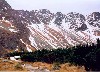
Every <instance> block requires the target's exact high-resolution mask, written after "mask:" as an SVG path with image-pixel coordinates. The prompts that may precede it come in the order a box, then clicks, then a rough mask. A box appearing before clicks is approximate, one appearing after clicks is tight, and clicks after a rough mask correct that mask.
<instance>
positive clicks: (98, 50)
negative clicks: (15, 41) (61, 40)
mask: <svg viewBox="0 0 100 72" xmlns="http://www.w3.org/2000/svg"><path fill="white" fill-rule="evenodd" d="M15 55H20V56H21V60H22V61H29V62H46V63H55V62H57V63H67V62H69V63H71V64H74V65H79V66H85V68H86V70H87V71H88V70H93V71H100V40H99V39H97V43H96V44H94V43H92V44H91V45H90V44H88V43H87V44H86V45H77V46H74V47H71V48H58V49H52V50H47V49H42V50H37V51H35V52H13V53H9V54H7V56H15Z"/></svg>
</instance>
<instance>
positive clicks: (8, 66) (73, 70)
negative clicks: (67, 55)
mask: <svg viewBox="0 0 100 72" xmlns="http://www.w3.org/2000/svg"><path fill="white" fill-rule="evenodd" d="M22 64H30V65H32V66H33V67H38V68H42V69H45V68H46V69H48V70H50V71H53V72H86V71H85V68H84V67H80V66H74V65H70V64H69V63H66V64H60V69H59V70H54V69H53V67H54V64H47V63H42V62H34V63H32V62H15V61H10V60H9V61H7V62H3V60H2V59H0V71H7V72H8V71H18V72H27V69H25V68H22V67H21V65H22Z"/></svg>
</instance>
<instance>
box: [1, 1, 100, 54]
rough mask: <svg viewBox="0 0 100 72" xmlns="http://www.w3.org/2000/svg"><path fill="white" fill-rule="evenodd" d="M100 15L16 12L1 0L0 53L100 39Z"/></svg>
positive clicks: (96, 13) (33, 11) (43, 10)
mask: <svg viewBox="0 0 100 72" xmlns="http://www.w3.org/2000/svg"><path fill="white" fill-rule="evenodd" d="M99 36H100V13H99V12H93V13H91V14H90V15H87V16H84V15H82V14H80V13H76V12H70V13H67V14H63V13H61V12H57V13H52V12H50V11H49V10H47V9H40V10H32V11H27V10H26V11H24V10H15V9H12V8H11V6H10V5H9V4H8V3H7V2H6V1H5V0H0V47H1V48H0V49H1V50H0V54H3V53H4V52H5V53H7V52H11V51H16V50H18V51H23V50H25V51H27V50H28V51H29V52H31V51H34V50H38V49H44V48H45V49H52V48H54V49H56V48H66V47H71V46H75V45H77V44H86V43H90V44H91V43H92V42H95V41H96V38H100V37H99Z"/></svg>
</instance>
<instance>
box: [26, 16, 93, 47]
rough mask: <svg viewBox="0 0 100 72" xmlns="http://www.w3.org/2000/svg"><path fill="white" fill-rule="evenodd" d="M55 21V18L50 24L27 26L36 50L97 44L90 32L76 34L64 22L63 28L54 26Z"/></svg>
mask: <svg viewBox="0 0 100 72" xmlns="http://www.w3.org/2000/svg"><path fill="white" fill-rule="evenodd" d="M54 20H55V18H54V19H53V20H52V21H51V22H50V24H43V23H41V24H33V23H31V25H28V26H27V28H29V30H30V37H29V40H30V41H31V44H32V45H33V46H34V47H35V48H36V49H43V48H46V49H50V48H55V49H56V48H59V47H60V48H66V47H67V46H68V47H70V46H75V45H77V44H86V43H92V42H95V40H94V39H93V36H94V35H91V34H93V33H88V30H86V31H78V32H76V31H75V30H74V29H69V27H70V26H68V25H69V24H67V23H65V22H64V20H63V22H62V25H61V26H58V25H56V24H54V23H53V22H54ZM92 30H93V29H92Z"/></svg>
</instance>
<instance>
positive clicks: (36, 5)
mask: <svg viewBox="0 0 100 72" xmlns="http://www.w3.org/2000/svg"><path fill="white" fill-rule="evenodd" d="M6 1H7V2H8V3H9V4H10V5H11V6H12V8H13V9H17V10H21V9H24V10H29V11H30V10H36V9H49V10H50V11H51V12H58V11H60V12H62V13H68V12H79V13H82V14H89V13H91V12H95V11H98V12H100V0H6Z"/></svg>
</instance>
